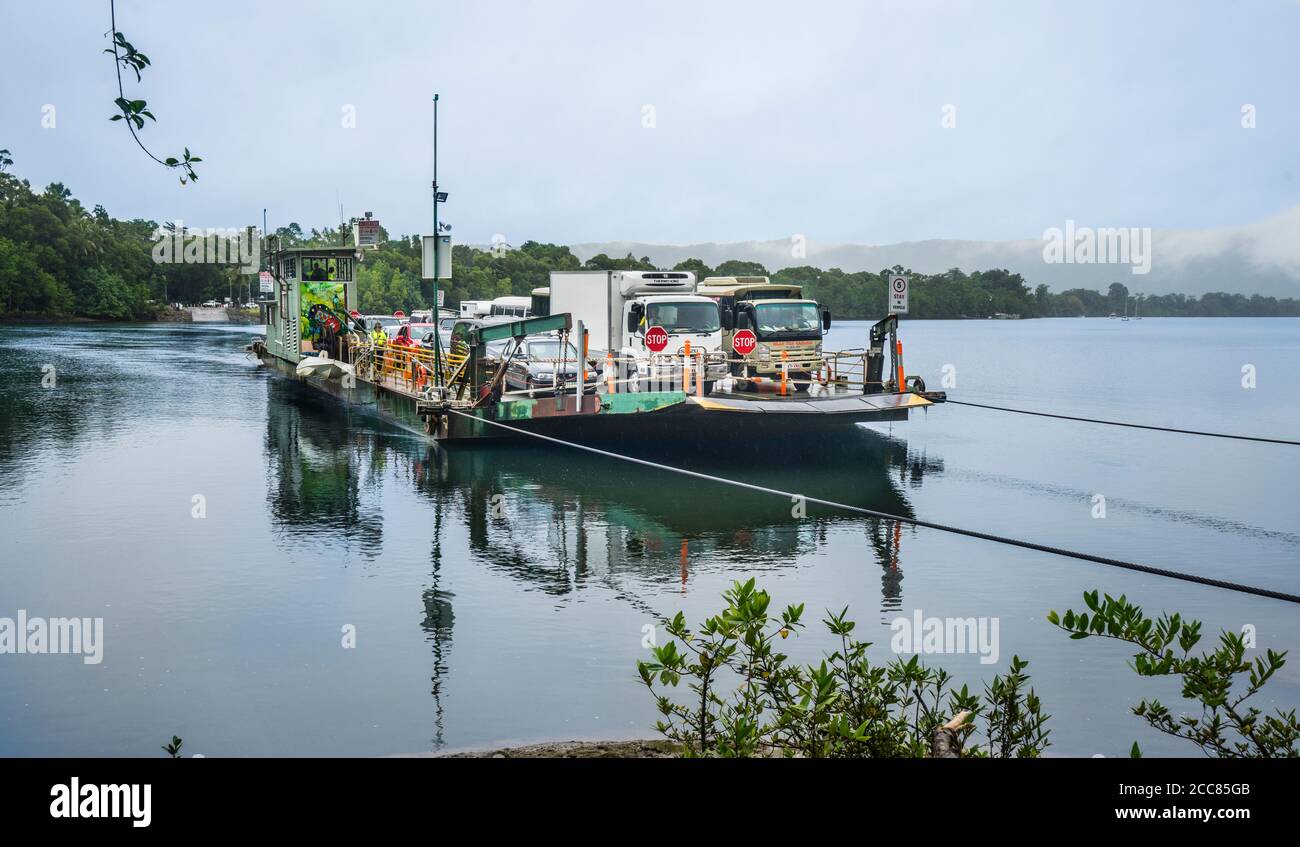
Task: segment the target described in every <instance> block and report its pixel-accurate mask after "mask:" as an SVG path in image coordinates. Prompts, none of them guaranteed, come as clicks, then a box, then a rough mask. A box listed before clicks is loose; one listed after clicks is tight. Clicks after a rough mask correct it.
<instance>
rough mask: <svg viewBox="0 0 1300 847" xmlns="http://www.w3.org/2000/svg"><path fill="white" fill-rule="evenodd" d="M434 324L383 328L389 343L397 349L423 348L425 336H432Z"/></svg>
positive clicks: (408, 324) (413, 324) (405, 324)
mask: <svg viewBox="0 0 1300 847" xmlns="http://www.w3.org/2000/svg"><path fill="white" fill-rule="evenodd" d="M433 327H434V324H431V323H404V324H399V325H397V326H395V327H384V331H385V332H387V333H388V339H389V343H390V344H393V345H395V346H397V347H423V346H424V339H425V337H426V336H432V335H433Z"/></svg>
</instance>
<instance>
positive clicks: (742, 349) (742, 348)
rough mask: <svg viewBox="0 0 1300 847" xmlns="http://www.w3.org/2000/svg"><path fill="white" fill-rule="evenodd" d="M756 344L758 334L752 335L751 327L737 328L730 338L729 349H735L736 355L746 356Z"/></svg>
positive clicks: (752, 350)
mask: <svg viewBox="0 0 1300 847" xmlns="http://www.w3.org/2000/svg"><path fill="white" fill-rule="evenodd" d="M757 346H758V336H756V335H754V331H753V330H752V329H738V330H736V334H735V336H733V337H732V339H731V349H732V350H735V351H736V355H738V356H748V355H749V354H750V353H753V352H754V348H755V347H757Z"/></svg>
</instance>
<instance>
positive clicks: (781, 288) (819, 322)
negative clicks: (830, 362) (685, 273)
mask: <svg viewBox="0 0 1300 847" xmlns="http://www.w3.org/2000/svg"><path fill="white" fill-rule="evenodd" d="M697 293H698V294H700V295H702V296H704V297H709V298H712V299H713V300H716V301H718V306H719V307H720V308H721V309H723V310H725V311H730V312H731V313H732V314H733V315H734V319H733V320H732V321H729V322H727V323H730V324H731V327H732V328H731V329H727V330H724V338H723V349H724V350H726V351H727V352H728V358H729V359H730V360H731V373H732V374H733V375H736V376H740V377H745V376H757V377H766V378H774V377H778V376H779V375H780V373H781V364H782V362H785V363H786V365H787V367H788V368H789V370H788V375H789V376H791V377H799V378H806V377H807V375H808V374H810V373H812V372H813V371H816V370H817V369H818V368H819V367H820V366H821V363H822V336H823V335H824V334H825V332H826V330H828V329H830V327H831V313H830V310H829V309H823V308H821V307H820V306H819V305H817V303H816V301H813V300H805V299H803V286H801V285H791V284H774V283H773V282H772V281H771V279H769V278H768V277H765V276H711V277H705V278H704V280H702V281H701V282H700V285H699V288H698V291H697ZM724 325H725V324H724ZM744 330H749V331H750V332H752V333H753V334H754V336H755V339H754V340H755V341H756V343H755V344H753V345H752V346H753V349H752V350H750V351H749V352H748V353H745V354H741V353H739V352H737V351H736V350H735V348H734V347H733V340H734V339H735V336H736V333H737V332H742V331H744ZM743 346H745V345H742V347H743ZM782 354H784V356H783V355H782Z"/></svg>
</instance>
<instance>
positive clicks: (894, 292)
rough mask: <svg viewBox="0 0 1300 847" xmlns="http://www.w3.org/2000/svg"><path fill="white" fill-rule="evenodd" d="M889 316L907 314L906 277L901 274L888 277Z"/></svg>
mask: <svg viewBox="0 0 1300 847" xmlns="http://www.w3.org/2000/svg"><path fill="white" fill-rule="evenodd" d="M889 314H891V315H906V314H907V277H905V276H903V275H902V274H892V275H891V276H890V277H889Z"/></svg>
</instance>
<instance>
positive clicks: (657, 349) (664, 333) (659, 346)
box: [645, 326, 668, 353]
mask: <svg viewBox="0 0 1300 847" xmlns="http://www.w3.org/2000/svg"><path fill="white" fill-rule="evenodd" d="M645 346H646V349H647V350H649V351H650V352H651V353H662V352H663V351H664V348H665V347H667V346H668V330H666V329H664V328H663V327H661V326H652V327H650V328H649V329H647V330H646V331H645Z"/></svg>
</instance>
